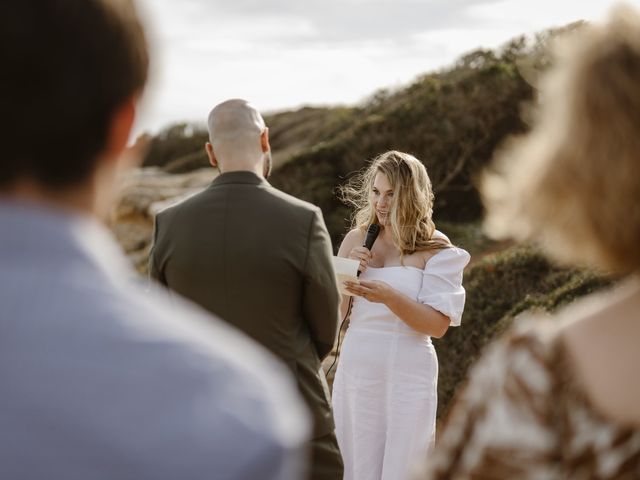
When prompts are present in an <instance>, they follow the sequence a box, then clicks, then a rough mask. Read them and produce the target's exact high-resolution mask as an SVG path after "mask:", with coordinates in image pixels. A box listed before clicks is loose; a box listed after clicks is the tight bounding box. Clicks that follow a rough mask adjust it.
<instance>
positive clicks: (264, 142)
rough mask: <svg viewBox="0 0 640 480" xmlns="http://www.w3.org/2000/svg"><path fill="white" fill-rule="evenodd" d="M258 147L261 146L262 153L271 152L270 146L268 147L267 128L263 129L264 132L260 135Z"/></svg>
mask: <svg viewBox="0 0 640 480" xmlns="http://www.w3.org/2000/svg"><path fill="white" fill-rule="evenodd" d="M260 145H261V146H262V152H263V153H267V152H268V151H269V150H271V146H270V145H269V128H266V127H265V129H264V132H262V133H261V134H260Z"/></svg>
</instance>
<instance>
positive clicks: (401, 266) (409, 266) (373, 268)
mask: <svg viewBox="0 0 640 480" xmlns="http://www.w3.org/2000/svg"><path fill="white" fill-rule="evenodd" d="M386 268H413V269H414V270H418V271H419V272H422V271H423V270H424V268H418V267H413V266H411V265H389V266H386V267H368V268H367V270H369V269H371V270H384V269H386Z"/></svg>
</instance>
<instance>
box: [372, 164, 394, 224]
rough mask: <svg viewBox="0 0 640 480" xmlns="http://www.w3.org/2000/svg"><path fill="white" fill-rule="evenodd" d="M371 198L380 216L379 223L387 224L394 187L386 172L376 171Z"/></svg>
mask: <svg viewBox="0 0 640 480" xmlns="http://www.w3.org/2000/svg"><path fill="white" fill-rule="evenodd" d="M369 198H370V201H371V205H372V206H373V209H374V210H375V212H376V215H377V217H378V223H379V224H380V225H383V226H387V225H388V222H389V213H390V211H391V202H392V200H393V188H392V187H391V183H389V179H388V178H387V176H386V175H385V174H384V173H381V172H378V173H376V176H375V177H374V179H373V186H372V188H371V193H370V197H369Z"/></svg>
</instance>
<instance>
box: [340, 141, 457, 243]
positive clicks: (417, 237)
mask: <svg viewBox="0 0 640 480" xmlns="http://www.w3.org/2000/svg"><path fill="white" fill-rule="evenodd" d="M377 173H382V174H383V175H385V176H386V177H387V179H388V180H389V183H390V184H391V187H392V188H393V200H392V202H391V209H390V211H389V213H390V215H389V218H390V222H389V228H390V229H391V234H392V240H393V243H394V245H395V246H396V247H397V248H398V250H399V251H400V254H401V256H404V255H407V254H411V253H413V252H416V251H420V250H431V249H442V248H447V247H450V246H451V243H450V242H449V241H448V240H447V239H445V238H433V234H434V232H435V230H436V226H435V224H434V223H433V220H432V218H431V216H432V214H433V199H434V197H433V190H432V188H431V180H430V179H429V175H428V174H427V169H426V168H425V167H424V165H423V164H422V162H420V161H419V160H418V159H417V158H415V157H414V156H412V155H409V154H407V153H403V152H397V151H395V150H391V151H389V152H386V153H383V154H382V155H379V156H378V157H376V158H375V159H373V161H372V162H371V164H370V165H369V166H368V167H367V168H366V169H364V170H362V171H361V172H359V173H358V174H357V175H355V176H354V177H353V178H352V179H350V181H349V182H348V183H347V184H346V185H343V186H341V187H340V189H339V192H340V196H341V198H342V200H343V201H344V202H345V203H347V204H349V205H352V206H353V207H354V208H355V212H354V215H353V217H352V222H351V226H352V228H358V229H360V230H362V231H366V230H367V228H368V227H369V225H370V224H372V223H378V219H377V216H376V212H375V208H374V206H373V205H372V203H371V200H370V194H371V191H372V189H373V181H374V179H375V176H376V174H377Z"/></svg>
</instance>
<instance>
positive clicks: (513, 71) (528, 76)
mask: <svg viewBox="0 0 640 480" xmlns="http://www.w3.org/2000/svg"><path fill="white" fill-rule="evenodd" d="M577 26H579V24H574V25H570V26H568V27H566V28H565V29H560V30H555V31H548V32H544V33H542V34H540V35H538V36H537V37H536V38H535V40H534V41H533V42H527V41H526V40H525V39H524V38H522V37H520V38H516V39H514V40H513V41H511V42H509V43H508V44H506V45H505V46H504V47H503V48H501V49H498V50H496V51H492V50H484V49H480V50H476V51H473V52H471V53H469V54H467V55H464V56H463V57H462V58H460V59H459V60H458V61H457V62H456V63H455V64H454V65H452V66H451V67H450V68H448V69H444V70H441V71H438V72H434V73H430V74H427V75H424V76H422V77H420V78H418V79H416V80H415V81H414V82H413V83H411V84H410V85H408V86H407V87H406V88H403V89H400V90H397V91H393V92H391V91H387V90H381V91H378V92H376V93H375V94H373V95H372V96H371V97H370V98H369V99H368V100H367V101H365V102H363V103H362V104H361V105H358V106H354V107H349V108H347V107H336V108H315V107H313V108H312V107H304V108H300V109H298V110H295V111H288V112H281V113H274V114H271V115H266V116H265V120H266V123H267V125H268V126H269V129H270V138H271V146H272V151H273V158H274V167H275V170H274V174H273V176H272V177H271V180H270V181H271V183H272V184H273V185H274V186H276V187H277V188H280V189H282V190H284V191H286V192H288V193H290V194H292V195H295V196H297V197H300V198H303V199H305V200H308V201H310V202H312V203H314V204H316V205H318V206H320V207H321V208H322V211H323V214H324V218H325V221H326V223H327V226H328V228H329V232H330V233H331V237H332V240H333V244H334V248H335V249H336V250H337V247H338V245H339V244H340V241H341V239H342V236H343V235H344V233H345V232H346V231H347V229H348V225H349V223H350V216H351V212H350V210H349V209H348V208H347V207H346V206H344V205H343V204H341V203H340V201H339V200H338V199H337V197H336V194H335V192H336V188H337V187H338V186H339V185H340V184H341V183H343V182H345V181H346V180H347V179H348V178H349V177H350V176H351V175H352V174H353V173H354V172H356V171H358V170H360V169H362V168H363V167H365V166H366V165H367V162H368V161H370V160H371V159H372V158H373V157H375V156H376V155H378V154H380V153H382V152H384V151H387V150H391V149H394V150H402V151H405V152H408V153H411V154H413V155H415V156H416V157H417V158H419V159H420V160H421V161H423V162H424V164H425V165H426V167H427V170H428V172H429V175H430V176H431V180H432V182H433V185H434V191H435V194H436V205H435V220H436V224H437V226H438V228H439V229H440V230H442V231H443V232H445V233H446V234H447V235H449V236H450V238H451V240H452V241H453V243H454V244H456V245H459V246H461V247H463V248H465V249H467V250H468V251H469V252H470V253H471V255H472V263H471V265H470V266H469V268H468V269H467V272H466V275H465V287H466V289H467V293H468V295H467V305H466V308H465V313H464V318H463V326H462V327H461V328H455V329H451V330H450V331H449V332H448V333H447V335H446V336H445V337H444V338H443V339H441V340H438V341H437V342H436V344H437V345H436V347H437V349H438V354H439V357H440V380H439V398H440V411H439V415H440V416H442V415H443V414H444V413H445V412H446V410H447V408H448V405H449V403H450V400H451V398H452V395H453V394H454V392H455V390H456V388H458V386H459V385H460V382H462V381H463V380H464V378H465V376H466V374H467V370H468V368H469V366H470V365H471V364H472V363H473V362H474V361H475V360H476V358H477V357H478V355H479V354H480V352H481V350H482V349H483V347H484V346H485V345H486V343H487V342H488V341H489V340H490V339H492V338H494V337H495V336H496V335H498V334H499V333H500V332H502V331H504V329H505V328H507V327H508V326H509V325H510V324H511V322H512V320H513V318H514V316H515V315H517V314H519V313H521V312H523V311H526V310H530V309H532V308H533V309H540V310H543V311H551V310H554V309H556V308H558V307H560V306H562V305H565V304H566V303H569V302H571V301H572V300H574V299H575V298H578V297H580V296H582V295H585V294H587V293H590V292H592V291H594V290H597V289H599V288H602V287H604V286H606V285H608V284H609V283H610V281H609V280H607V279H604V278H602V277H601V276H598V275H597V274H596V273H594V272H590V271H585V270H578V269H567V268H562V267H559V266H557V265H554V264H553V263H551V262H549V261H548V260H547V259H545V258H544V257H543V256H542V255H541V254H540V253H539V252H538V251H537V250H535V249H533V248H531V247H518V246H513V245H512V244H510V243H504V242H503V243H497V242H493V241H491V240H489V239H488V238H487V237H486V236H485V235H484V233H483V232H482V228H481V217H482V205H481V203H480V199H479V195H478V191H477V189H476V180H477V176H478V175H479V173H480V172H481V171H482V169H483V168H484V167H485V166H486V165H487V163H488V162H489V160H490V159H491V156H492V154H493V151H494V149H495V148H496V146H498V145H499V144H500V143H501V142H503V141H504V139H505V138H506V137H508V136H510V135H514V134H519V133H522V132H524V131H525V130H526V128H527V125H526V122H525V121H523V120H522V116H523V115H522V114H523V113H525V114H527V115H526V116H528V114H529V113H530V112H531V110H532V109H531V106H532V104H533V102H532V100H533V99H534V90H533V88H532V87H531V84H533V85H535V83H536V81H537V75H538V73H539V72H540V71H541V70H543V69H544V68H546V66H547V65H548V64H549V62H550V59H549V56H548V54H547V45H548V43H549V41H550V40H551V39H552V38H553V37H554V36H555V35H556V34H557V33H558V32H562V31H565V30H571V29H574V28H576V27H577ZM206 141H207V134H206V129H205V128H204V126H200V127H198V126H190V125H186V124H178V125H173V126H171V127H169V128H167V129H166V130H164V131H163V132H161V133H160V135H158V136H157V137H156V138H155V139H154V141H153V143H152V145H151V149H150V151H149V154H148V156H147V159H146V160H145V165H147V166H150V165H155V166H159V167H161V168H163V169H165V170H167V171H169V172H175V173H177V172H186V171H189V170H193V169H195V168H198V167H203V166H206V165H208V162H207V158H206V155H205V153H204V149H203V146H204V143H205V142H206Z"/></svg>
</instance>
